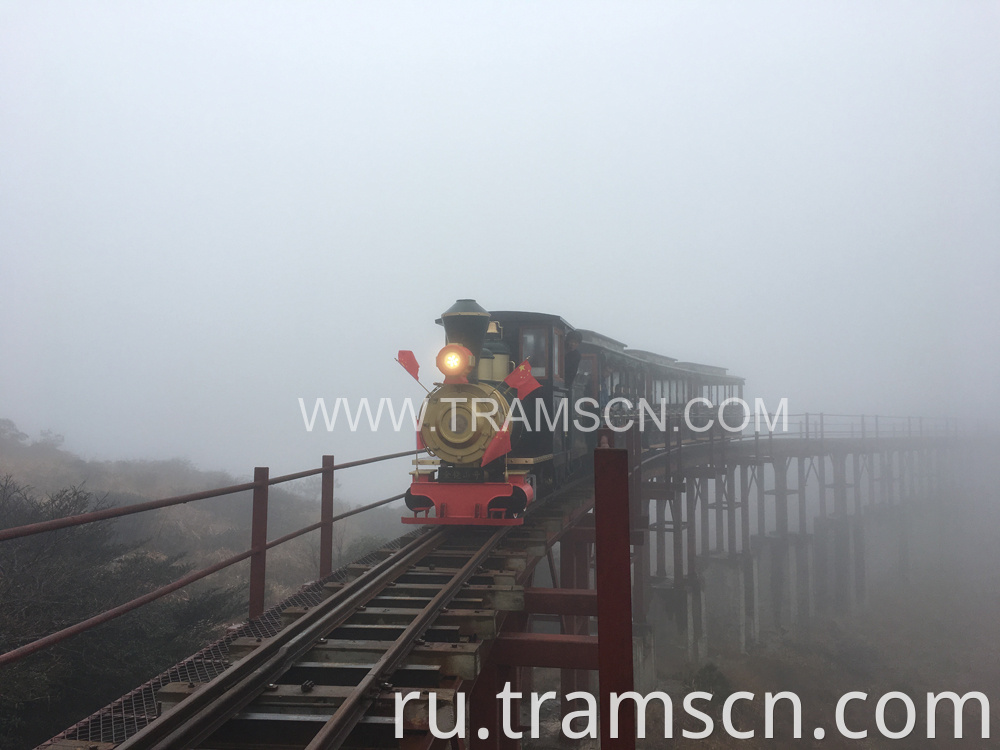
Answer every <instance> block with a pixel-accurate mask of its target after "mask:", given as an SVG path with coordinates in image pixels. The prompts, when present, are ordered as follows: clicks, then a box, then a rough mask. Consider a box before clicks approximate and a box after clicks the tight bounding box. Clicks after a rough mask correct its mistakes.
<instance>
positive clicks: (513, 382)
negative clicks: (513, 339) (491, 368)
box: [503, 360, 542, 398]
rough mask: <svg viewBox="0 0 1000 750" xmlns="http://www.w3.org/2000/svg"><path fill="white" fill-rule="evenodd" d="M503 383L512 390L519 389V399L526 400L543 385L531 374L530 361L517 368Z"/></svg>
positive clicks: (525, 361)
mask: <svg viewBox="0 0 1000 750" xmlns="http://www.w3.org/2000/svg"><path fill="white" fill-rule="evenodd" d="M503 382H505V383H506V384H507V385H509V386H510V387H511V388H516V389H517V397H518V398H524V397H525V396H527V395H528V394H529V393H531V392H532V391H533V390H535V389H536V388H541V387H542V384H541V383H539V382H538V381H537V380H535V376H534V375H532V374H531V365H529V364H528V360H524V362H522V363H521V364H519V365H518V366H517V367H515V368H514V372H512V373H511V374H510V375H508V376H507V377H506V378H504V380H503Z"/></svg>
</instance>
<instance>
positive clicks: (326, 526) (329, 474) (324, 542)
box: [319, 456, 333, 578]
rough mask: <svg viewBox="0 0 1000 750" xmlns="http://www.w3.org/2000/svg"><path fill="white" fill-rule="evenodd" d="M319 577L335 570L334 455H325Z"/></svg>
mask: <svg viewBox="0 0 1000 750" xmlns="http://www.w3.org/2000/svg"><path fill="white" fill-rule="evenodd" d="M319 520H320V523H322V524H323V525H322V526H320V527H319V577H320V578H326V577H327V576H328V575H330V573H332V572H333V456H323V488H322V490H321V492H320V511H319Z"/></svg>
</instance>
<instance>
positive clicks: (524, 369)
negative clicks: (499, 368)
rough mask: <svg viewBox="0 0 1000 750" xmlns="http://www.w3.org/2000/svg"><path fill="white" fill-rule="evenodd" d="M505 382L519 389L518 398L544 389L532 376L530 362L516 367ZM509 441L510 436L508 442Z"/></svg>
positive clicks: (526, 361)
mask: <svg viewBox="0 0 1000 750" xmlns="http://www.w3.org/2000/svg"><path fill="white" fill-rule="evenodd" d="M503 382H505V383H506V384H507V385H509V386H510V387H511V388H517V397H518V398H524V397H525V396H527V395H528V394H529V393H531V392H532V391H533V390H535V389H536V388H541V387H542V384H541V383H539V382H538V381H537V380H535V376H534V375H532V374H531V365H530V364H528V360H524V362H522V363H521V364H519V365H518V366H517V367H515V368H514V372H512V373H511V374H510V375H508V376H507V377H505V378H504V379H503ZM509 439H510V438H509V436H508V441H509ZM508 450H509V449H508Z"/></svg>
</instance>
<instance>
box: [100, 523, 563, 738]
mask: <svg viewBox="0 0 1000 750" xmlns="http://www.w3.org/2000/svg"><path fill="white" fill-rule="evenodd" d="M538 533H539V531H538V530H537V529H531V528H529V527H528V526H524V527H492V528H489V529H488V530H470V529H468V528H462V529H456V528H442V527H437V528H434V529H432V530H428V531H426V532H424V533H420V534H418V535H417V536H415V538H413V539H412V540H411V541H409V542H408V543H407V544H405V545H404V546H403V547H401V548H400V549H398V550H395V551H386V552H385V556H384V559H382V560H380V561H379V562H377V563H376V564H374V565H370V566H366V565H356V566H351V567H350V568H349V571H348V572H349V577H348V580H347V581H346V582H342V583H331V584H327V586H326V592H327V593H328V596H327V598H326V599H325V600H324V601H323V602H321V603H320V604H319V605H317V606H313V607H292V608H289V609H286V610H285V611H284V612H283V614H282V619H283V623H284V627H283V628H282V629H281V630H280V631H279V632H278V633H277V634H276V635H274V636H273V637H271V638H252V637H244V638H237V639H236V640H234V641H233V642H231V643H230V645H229V652H230V659H231V660H232V661H233V663H232V666H231V667H230V668H228V669H227V670H226V671H225V672H223V673H222V674H220V675H218V676H217V677H215V678H214V679H212V680H210V681H209V682H205V683H170V684H168V685H165V686H164V687H163V688H162V689H161V690H160V691H159V693H158V694H157V700H158V702H159V704H160V706H161V711H160V716H159V718H158V719H157V720H156V721H154V722H152V723H150V724H148V725H147V726H146V727H144V728H143V729H142V730H140V731H139V732H138V733H136V734H134V735H133V736H131V737H130V738H128V739H127V740H126V741H124V742H123V743H121V744H119V745H117V747H118V748H121V749H122V750H139V749H140V748H141V749H142V750H151V749H155V750H167V749H168V748H169V749H170V750H177V749H178V748H218V749H219V750H223V749H225V748H243V749H245V750H253V749H255V748H307V749H308V750H318V749H319V748H336V747H341V746H347V747H399V746H400V741H399V740H398V739H397V738H396V737H395V693H396V692H397V691H401V692H404V693H409V692H411V691H413V690H418V691H420V698H419V699H417V700H416V701H413V700H411V701H409V702H408V703H407V704H406V711H405V712H404V724H405V726H406V727H407V729H408V730H416V731H417V733H418V734H419V732H420V731H421V730H424V731H426V730H427V728H428V726H429V725H428V721H429V711H430V700H429V698H430V695H429V692H430V691H433V692H434V693H435V695H436V702H437V703H438V705H437V712H436V714H435V717H434V719H435V721H436V722H437V725H438V726H440V727H441V728H442V729H444V728H450V727H451V726H452V724H453V721H454V718H453V716H454V712H453V698H454V695H455V692H456V691H457V690H459V689H461V687H462V683H463V681H473V680H474V679H475V677H476V674H477V673H478V669H479V664H480V650H481V648H482V646H483V645H484V644H485V643H487V642H488V641H489V640H490V639H492V638H493V637H495V635H496V631H497V627H498V612H502V611H505V610H510V609H519V608H520V606H521V604H522V603H523V594H521V589H520V586H518V585H516V583H517V581H518V579H519V576H520V574H523V572H524V570H525V568H526V566H527V565H528V562H527V560H528V558H529V557H534V558H535V559H537V558H538V557H539V556H540V555H541V554H544V549H545V548H546V546H547V545H544V544H542V545H539V541H542V542H544V536H543V537H542V538H541V539H540V538H539V536H538ZM519 595H520V596H519Z"/></svg>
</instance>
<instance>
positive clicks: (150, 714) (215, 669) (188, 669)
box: [36, 530, 421, 750]
mask: <svg viewBox="0 0 1000 750" xmlns="http://www.w3.org/2000/svg"><path fill="white" fill-rule="evenodd" d="M418 533H421V531H419V530H418V531H414V532H412V533H410V534H405V535H403V536H401V537H399V538H398V539H395V540H393V541H391V542H387V543H386V544H384V545H382V547H381V548H380V549H398V548H399V547H400V546H401V545H402V544H404V543H405V542H407V541H409V540H410V539H412V538H413V537H414V536H415V535H416V534H418ZM379 559H380V558H379V556H378V555H377V553H375V552H372V553H369V554H367V555H364V556H363V557H361V558H359V559H357V560H355V561H354V563H351V564H355V563H374V562H377V561H378V560H379ZM346 578H347V566H346V565H345V566H343V567H341V568H339V569H337V570H335V571H334V572H333V573H331V574H330V575H329V576H327V577H326V578H324V579H322V580H318V581H313V582H312V583H310V584H306V585H305V586H303V587H302V588H301V589H300V590H299V591H297V592H296V593H294V594H292V595H291V596H289V597H288V598H287V599H285V600H284V601H281V602H279V603H278V604H275V605H274V606H273V607H271V608H270V609H268V610H267V611H266V612H264V614H262V615H261V616H260V618H258V619H256V620H252V621H250V622H246V623H244V624H242V625H240V626H239V627H237V628H234V629H232V630H230V631H229V632H228V633H226V635H225V636H223V637H222V638H220V639H219V640H218V641H216V642H215V643H213V644H211V645H210V646H207V647H206V648H204V649H202V650H201V651H199V652H198V653H196V654H194V655H193V656H190V657H188V658H187V659H185V660H184V661H182V662H180V663H179V664H175V665H174V666H172V667H170V668H169V669H168V670H166V671H165V672H163V673H162V674H159V675H157V676H156V677H154V678H153V679H152V680H150V681H149V682H147V683H145V684H144V685H140V686H139V687H137V688H136V689H135V690H133V691H132V692H130V693H128V694H126V695H123V696H122V697H121V698H119V699H118V700H116V701H114V702H113V703H111V704H110V705H108V706H105V707H104V708H102V709H101V710H99V711H97V712H96V713H94V714H91V715H90V716H88V717H87V718H86V719H83V720H82V721H80V722H78V723H77V724H74V725H73V726H72V727H70V728H69V729H67V730H65V731H64V732H62V733H60V734H58V735H56V736H55V737H53V738H52V739H50V740H48V741H47V742H43V743H42V744H41V745H39V746H38V747H37V748H36V750H42V749H43V748H47V747H49V746H50V745H52V743H54V742H57V741H59V740H70V741H77V742H110V743H119V742H124V741H125V740H126V739H128V738H129V737H131V736H132V735H133V734H135V733H136V732H138V731H139V730H141V729H142V728H143V727H145V726H146V725H147V724H149V723H150V722H152V721H153V720H154V719H156V716H157V706H156V692H157V691H158V690H159V689H160V688H161V687H163V686H164V685H166V684H168V683H171V682H208V681H209V680H212V679H214V678H215V677H217V676H219V675H220V674H222V673H223V672H224V671H225V670H226V668H227V667H228V666H229V661H228V660H229V644H230V643H231V642H232V641H233V640H234V639H236V638H243V637H250V638H270V637H271V636H273V635H274V634H275V633H277V632H278V630H279V626H280V623H281V612H282V611H283V610H285V609H286V608H288V607H314V606H316V605H317V604H319V603H320V602H322V601H323V599H324V596H323V586H324V584H326V583H328V582H331V581H343V580H345V579H346Z"/></svg>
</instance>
